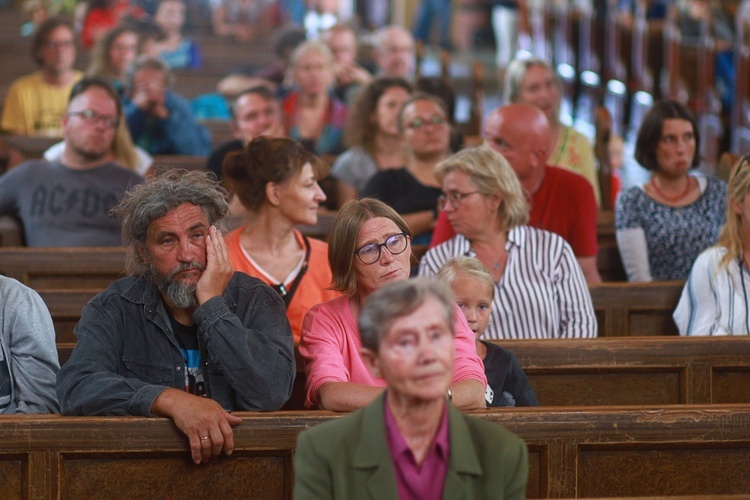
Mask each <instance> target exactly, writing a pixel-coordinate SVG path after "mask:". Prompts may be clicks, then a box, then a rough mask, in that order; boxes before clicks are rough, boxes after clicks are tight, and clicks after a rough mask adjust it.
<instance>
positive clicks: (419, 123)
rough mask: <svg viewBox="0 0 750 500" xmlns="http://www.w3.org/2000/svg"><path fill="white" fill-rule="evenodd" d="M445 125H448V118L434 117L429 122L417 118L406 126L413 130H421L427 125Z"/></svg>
mask: <svg viewBox="0 0 750 500" xmlns="http://www.w3.org/2000/svg"><path fill="white" fill-rule="evenodd" d="M443 123H447V119H446V118H443V117H442V116H433V117H432V118H430V119H427V120H423V119H422V118H415V119H413V120H412V121H411V122H410V123H409V124H408V125H406V126H407V127H409V128H410V129H412V130H421V129H423V128H424V127H425V126H427V125H434V126H436V127H439V126H440V125H442V124H443Z"/></svg>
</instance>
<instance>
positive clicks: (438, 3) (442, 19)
mask: <svg viewBox="0 0 750 500" xmlns="http://www.w3.org/2000/svg"><path fill="white" fill-rule="evenodd" d="M451 3H452V2H451V0H422V3H421V4H420V6H419V10H418V11H417V17H416V18H415V21H414V30H413V31H414V38H415V39H416V40H417V41H419V42H422V43H423V44H424V45H432V43H431V35H432V25H433V24H434V21H435V20H437V25H438V40H439V44H440V47H442V48H444V49H446V50H453V43H451V20H452V19H451Z"/></svg>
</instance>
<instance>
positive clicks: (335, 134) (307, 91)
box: [281, 41, 348, 159]
mask: <svg viewBox="0 0 750 500" xmlns="http://www.w3.org/2000/svg"><path fill="white" fill-rule="evenodd" d="M291 73H292V77H293V80H294V87H293V90H292V91H291V92H289V93H288V94H287V95H286V97H285V98H284V100H283V101H282V105H281V106H282V110H283V114H284V128H285V130H286V133H287V135H288V136H289V137H291V138H292V139H294V140H296V141H300V142H301V143H302V144H303V145H304V146H305V147H306V148H307V149H309V150H310V151H312V152H314V153H315V154H317V155H318V156H321V157H323V158H324V159H326V158H325V156H326V155H338V154H339V153H341V151H342V150H343V149H344V148H343V134H344V123H345V122H346V116H347V113H348V110H347V108H346V105H345V104H344V103H343V102H341V101H339V100H338V99H336V97H334V96H333V95H332V94H331V92H330V89H331V85H332V84H333V81H334V78H335V75H334V66H333V55H332V54H331V51H330V50H329V49H328V46H326V44H324V43H323V42H320V41H308V42H305V43H303V44H302V45H300V46H299V47H297V48H296V49H295V50H294V52H293V53H292V59H291Z"/></svg>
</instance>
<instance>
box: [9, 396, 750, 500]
mask: <svg viewBox="0 0 750 500" xmlns="http://www.w3.org/2000/svg"><path fill="white" fill-rule="evenodd" d="M238 415H240V416H242V417H243V422H242V424H240V425H239V426H238V427H236V428H235V429H234V442H235V451H234V453H233V454H232V456H231V457H221V458H219V459H216V460H213V461H211V462H210V463H208V464H203V465H200V466H196V465H194V464H193V463H192V462H191V461H190V459H189V451H188V444H187V439H186V438H185V437H184V436H183V435H182V434H181V433H180V432H179V431H178V430H177V429H176V428H175V426H174V425H173V424H172V423H171V421H170V420H168V419H164V418H141V417H87V418H82V417H60V416H56V415H39V416H12V415H8V416H4V417H3V418H2V419H0V476H2V477H3V481H2V482H0V496H2V497H3V498H40V499H41V498H92V497H98V496H101V494H102V492H109V493H110V495H111V494H112V493H113V492H116V493H117V496H119V497H122V498H167V497H170V498H172V497H191V498H257V499H266V498H268V499H274V500H276V499H288V498H291V497H292V488H293V481H294V471H293V457H294V448H295V444H296V438H297V434H298V433H299V432H301V431H302V430H304V429H306V428H308V427H310V426H312V425H316V424H319V423H321V422H325V421H328V420H330V419H333V418H338V417H339V415H337V414H333V413H329V412H304V413H303V412H294V413H288V412H286V413H285V412H272V413H244V412H239V413H238ZM474 415H475V416H477V417H479V418H482V419H485V420H487V421H489V422H492V423H495V424H497V425H502V426H504V427H506V428H507V429H509V430H510V431H512V432H515V433H516V434H518V435H519V436H520V437H521V438H523V439H524V440H525V441H526V443H527V444H528V447H529V482H528V488H527V496H528V497H529V498H549V497H551V498H576V497H589V498H590V497H612V496H619V497H628V496H630V497H635V496H648V495H719V494H739V493H744V492H747V491H750V475H748V474H747V466H748V463H750V426H748V425H747V421H748V419H749V418H750V406H748V405H711V406H707V405H704V406H697V405H696V406H694V405H690V406H678V407H654V406H645V407H596V408H586V409H580V408H575V409H573V408H565V407H557V408H536V409H529V408H525V409H509V410H499V411H479V412H474ZM134 477H137V478H138V480H137V481H134V480H133V478H134ZM107 496H109V495H107Z"/></svg>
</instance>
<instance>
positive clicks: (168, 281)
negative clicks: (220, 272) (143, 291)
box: [149, 261, 206, 309]
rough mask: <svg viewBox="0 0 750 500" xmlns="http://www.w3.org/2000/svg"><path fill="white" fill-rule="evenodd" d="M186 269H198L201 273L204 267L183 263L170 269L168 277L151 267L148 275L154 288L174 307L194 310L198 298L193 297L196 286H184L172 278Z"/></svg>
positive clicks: (199, 264)
mask: <svg viewBox="0 0 750 500" xmlns="http://www.w3.org/2000/svg"><path fill="white" fill-rule="evenodd" d="M188 269H200V270H201V271H203V270H204V269H206V266H204V265H203V264H201V263H200V262H197V261H193V262H184V263H182V264H180V265H179V266H177V267H175V268H174V269H172V271H171V272H170V273H169V274H168V275H164V274H162V273H160V272H159V271H157V270H156V269H155V268H154V267H153V266H151V267H150V269H149V273H150V274H151V279H152V280H153V282H154V284H155V285H156V287H157V288H158V289H159V291H160V292H161V293H163V294H164V295H165V296H166V297H167V300H169V301H170V302H171V303H172V304H173V305H174V306H175V307H177V308H179V309H194V308H196V307H198V298H197V297H196V296H195V289H196V288H197V285H184V284H182V283H180V282H179V281H176V280H175V279H174V277H175V276H176V275H177V274H179V273H181V272H183V271H186V270H188Z"/></svg>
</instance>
